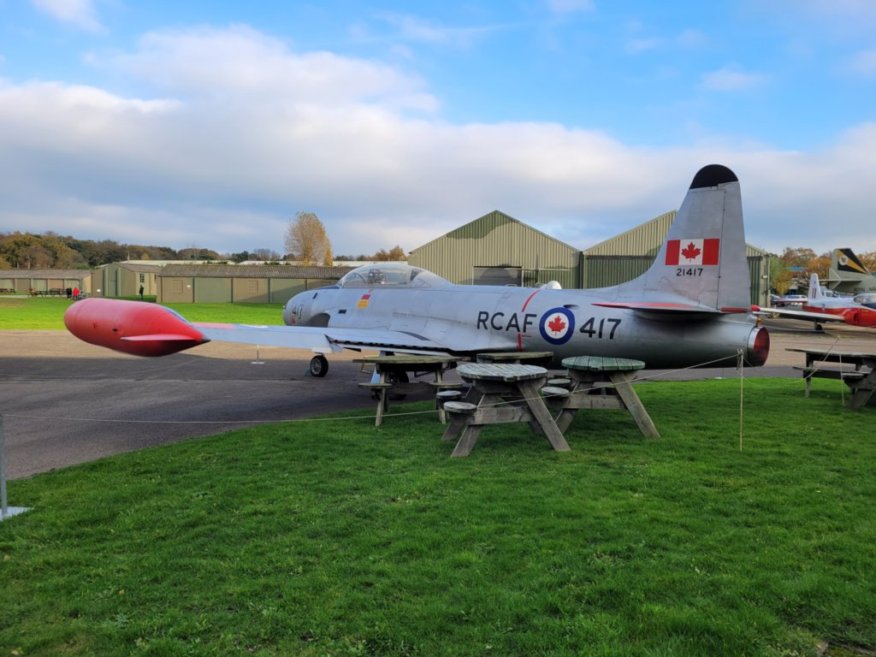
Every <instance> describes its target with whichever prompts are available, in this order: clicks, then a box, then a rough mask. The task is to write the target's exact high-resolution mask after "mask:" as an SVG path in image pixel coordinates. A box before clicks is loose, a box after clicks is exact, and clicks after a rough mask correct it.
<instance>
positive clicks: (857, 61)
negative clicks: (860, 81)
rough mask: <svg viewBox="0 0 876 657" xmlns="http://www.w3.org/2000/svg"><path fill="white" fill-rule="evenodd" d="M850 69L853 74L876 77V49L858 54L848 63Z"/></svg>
mask: <svg viewBox="0 0 876 657" xmlns="http://www.w3.org/2000/svg"><path fill="white" fill-rule="evenodd" d="M848 69H849V71H851V72H852V73H859V74H862V75H867V76H871V75H876V49H873V50H863V51H861V52H859V53H857V54H856V55H855V56H854V57H852V58H851V60H849V62H848Z"/></svg>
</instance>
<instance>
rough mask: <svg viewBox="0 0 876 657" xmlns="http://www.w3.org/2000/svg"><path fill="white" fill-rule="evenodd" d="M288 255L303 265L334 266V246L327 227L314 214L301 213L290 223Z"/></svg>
mask: <svg viewBox="0 0 876 657" xmlns="http://www.w3.org/2000/svg"><path fill="white" fill-rule="evenodd" d="M284 245H285V247H286V253H287V254H288V257H291V259H292V260H297V261H298V262H300V263H301V264H303V265H316V264H321V265H326V266H331V264H332V244H331V242H330V241H329V238H328V235H326V232H325V226H323V225H322V222H321V221H320V220H319V217H317V216H316V214H315V213H313V212H299V213H298V214H296V215H295V219H293V220H292V221H290V222H289V227H288V228H287V229H286V239H285V240H284Z"/></svg>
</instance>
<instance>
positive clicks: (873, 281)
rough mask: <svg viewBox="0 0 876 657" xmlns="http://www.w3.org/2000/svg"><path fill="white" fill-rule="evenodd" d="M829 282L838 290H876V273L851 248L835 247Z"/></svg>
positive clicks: (831, 286) (852, 291)
mask: <svg viewBox="0 0 876 657" xmlns="http://www.w3.org/2000/svg"><path fill="white" fill-rule="evenodd" d="M827 283H828V285H829V287H830V288H831V289H833V290H835V291H837V292H846V293H849V292H851V293H855V292H870V291H876V275H874V274H872V273H870V271H869V270H868V269H867V267H866V266H865V265H864V263H863V262H861V259H860V258H859V257H858V256H856V255H855V252H854V251H852V250H851V249H834V250H833V253H832V254H831V259H830V269H829V270H828V278H827Z"/></svg>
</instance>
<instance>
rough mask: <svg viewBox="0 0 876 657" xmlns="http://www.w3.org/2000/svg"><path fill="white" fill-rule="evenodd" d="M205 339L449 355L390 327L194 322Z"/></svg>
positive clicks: (296, 347) (302, 347)
mask: <svg viewBox="0 0 876 657" xmlns="http://www.w3.org/2000/svg"><path fill="white" fill-rule="evenodd" d="M193 326H195V327H196V328H197V329H198V330H199V331H200V332H201V333H202V334H203V335H204V337H205V338H206V339H208V340H217V341H221V342H240V343H244V344H257V345H261V346H265V347H268V346H270V347H287V348H292V349H313V350H315V351H329V350H330V351H341V350H342V349H364V348H372V349H386V350H392V351H401V352H407V353H418V354H446V353H448V352H449V351H450V350H449V349H448V348H447V347H446V346H445V345H441V344H438V343H437V342H434V341H432V340H429V339H427V338H424V337H422V336H418V335H415V334H413V333H406V332H404V331H392V330H389V329H368V328H329V327H322V326H255V325H248V324H213V323H209V324H208V323H198V322H193Z"/></svg>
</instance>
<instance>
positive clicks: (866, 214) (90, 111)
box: [0, 28, 876, 254]
mask: <svg viewBox="0 0 876 657" xmlns="http://www.w3.org/2000/svg"><path fill="white" fill-rule="evenodd" d="M232 46H233V48H234V50H233V51H231V54H229V51H228V50H227V48H229V47H232ZM211 53H212V56H211ZM96 61H101V62H102V63H103V64H104V65H106V66H112V67H115V68H116V69H117V70H121V71H125V72H127V73H128V74H130V75H136V76H138V77H137V80H138V81H146V82H148V83H149V84H150V85H152V86H154V87H156V88H160V89H161V90H162V92H161V95H156V97H153V98H148V97H140V98H137V97H129V96H122V95H120V94H116V93H112V92H109V91H107V90H104V89H99V88H95V87H88V86H73V85H66V84H62V83H47V82H42V83H37V82H32V83H27V84H10V83H6V84H5V85H0V197H2V198H3V203H2V204H0V231H10V230H37V231H44V230H54V231H57V232H59V233H62V234H71V233H72V234H75V235H77V236H79V237H82V238H94V239H102V238H107V237H109V238H112V239H116V240H118V241H122V242H135V243H136V242H146V243H151V244H168V245H170V246H175V247H177V248H182V247H186V246H194V245H196V246H203V247H209V248H214V249H217V250H219V251H227V252H232V251H240V250H243V249H252V248H260V247H266V248H273V249H276V250H282V239H283V229H284V227H285V225H286V222H287V221H288V219H289V218H290V217H292V216H294V214H295V212H297V211H299V210H312V211H315V212H317V213H318V214H319V216H320V217H321V218H322V220H323V222H324V223H325V225H326V228H327V230H328V232H329V235H330V237H331V238H332V240H333V243H334V250H335V252H336V253H339V254H343V253H353V254H359V253H369V252H371V253H373V252H374V251H376V250H377V249H380V248H389V247H391V246H393V245H395V244H400V245H401V246H402V247H403V248H405V249H406V250H410V249H412V248H415V247H417V246H419V245H421V244H423V243H425V242H427V241H429V240H431V239H434V238H436V237H438V236H440V235H442V234H443V233H445V232H447V231H450V230H452V229H454V228H456V227H458V226H460V225H461V224H463V223H465V222H467V221H470V220H472V219H474V218H476V217H478V216H481V215H483V214H485V213H487V212H490V211H491V210H493V209H499V210H502V211H504V212H507V213H508V214H510V215H512V216H514V217H516V218H518V219H520V220H522V221H525V222H527V223H530V224H532V225H534V226H536V227H538V228H539V229H541V230H544V231H545V232H547V233H549V234H552V235H555V236H556V237H558V238H559V239H562V240H564V241H566V242H568V243H570V244H573V245H575V246H579V247H582V248H583V247H587V246H590V245H592V244H594V243H596V242H598V241H600V240H602V239H606V238H608V237H610V236H612V235H614V234H616V233H618V232H620V231H623V230H626V229H628V228H631V227H633V226H635V225H637V224H638V223H640V222H642V221H645V220H647V219H649V218H651V217H653V216H655V215H657V214H659V213H661V212H664V211H666V210H669V209H672V208H674V207H677V206H678V204H679V203H680V202H681V199H682V197H683V195H684V192H685V190H686V187H687V185H688V184H689V182H690V180H691V178H692V176H693V174H694V173H695V172H696V170H697V169H698V168H699V167H701V166H703V165H705V164H707V163H710V162H720V163H724V164H726V165H728V166H730V167H731V168H733V169H734V170H735V171H736V172H737V174H739V176H740V180H741V181H742V185H743V196H744V202H745V208H746V217H747V227H748V234H749V241H750V242H752V243H754V244H758V245H761V246H765V247H767V248H770V249H772V250H781V249H782V248H783V247H784V246H787V245H789V244H794V245H796V244H797V243H800V244H802V245H806V246H811V247H812V248H815V249H816V250H817V251H822V250H827V249H829V248H832V247H834V246H837V245H841V244H840V243H841V242H842V243H847V244H854V245H855V246H858V247H859V248H860V250H862V251H867V250H873V249H876V243H874V240H876V237H870V238H869V239H870V240H871V241H870V242H869V243H868V242H866V236H868V235H870V236H872V235H873V232H872V229H871V223H872V218H873V216H874V207H873V200H872V194H871V191H870V190H871V187H872V186H871V184H870V182H871V181H870V178H871V177H872V171H873V170H874V169H876V125H863V126H859V127H857V128H855V129H853V130H850V131H849V132H848V133H847V134H845V135H843V136H842V137H841V138H840V139H838V140H837V143H836V144H834V145H833V146H832V147H830V148H826V149H824V150H823V151H821V152H811V153H802V152H786V151H776V150H771V149H769V148H767V147H764V146H762V145H757V144H745V143H738V142H733V141H731V140H730V139H729V138H728V139H725V140H716V139H711V140H709V141H705V140H703V141H700V142H698V143H694V144H691V145H686V146H684V147H676V148H668V149H664V150H657V149H653V148H644V147H638V146H632V145H629V144H626V143H624V142H622V141H620V140H618V139H615V138H613V137H611V136H610V135H606V134H604V133H601V132H598V131H593V130H583V129H570V128H567V127H565V126H562V125H559V124H554V123H546V122H529V123H524V122H507V123H494V124H477V123H470V124H452V123H449V122H447V121H445V120H442V119H441V118H440V117H437V116H435V115H434V114H430V113H424V112H423V111H422V108H423V107H425V108H427V109H429V108H432V107H435V106H436V105H437V100H435V99H434V98H433V97H432V96H431V94H430V93H429V92H428V89H426V88H425V85H424V84H423V83H422V81H420V80H419V79H417V78H416V77H414V76H411V75H408V74H406V73H403V72H401V71H399V70H397V69H393V68H391V67H388V66H385V65H383V64H379V63H374V62H369V61H364V60H355V59H351V58H344V57H340V56H338V55H334V54H331V53H300V52H295V51H293V50H292V49H291V48H289V47H288V46H286V45H285V44H283V43H281V42H279V41H277V40H274V39H271V38H269V37H266V36H265V35H263V34H261V33H258V32H255V31H254V30H250V29H245V28H229V29H227V30H215V29H200V30H193V31H185V32H183V31H181V32H176V33H167V32H164V33H156V34H153V35H149V36H148V37H147V38H144V40H143V41H142V42H141V44H140V46H139V48H138V49H137V50H136V51H134V52H132V53H128V54H116V55H114V56H112V57H105V58H102V59H99V60H98V59H96ZM211 62H212V65H211ZM348 84H352V85H353V88H352V89H350V88H345V85H348ZM416 99H420V100H416ZM424 99H425V100H424ZM826 218H829V219H830V220H826Z"/></svg>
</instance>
